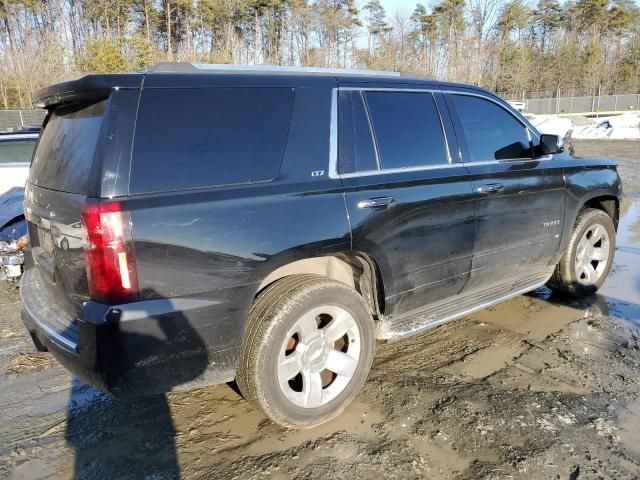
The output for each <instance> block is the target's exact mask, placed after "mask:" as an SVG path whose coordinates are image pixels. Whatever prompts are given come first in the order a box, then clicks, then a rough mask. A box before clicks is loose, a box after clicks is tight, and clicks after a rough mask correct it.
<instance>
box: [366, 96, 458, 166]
mask: <svg viewBox="0 0 640 480" xmlns="http://www.w3.org/2000/svg"><path fill="white" fill-rule="evenodd" d="M365 98H366V101H367V105H368V107H369V114H370V115H371V122H372V123H373V130H374V132H375V136H376V140H377V143H378V153H379V155H380V164H381V167H382V168H383V169H390V168H404V167H419V166H423V165H438V164H444V163H448V161H449V159H448V157H447V151H446V148H445V140H444V134H443V132H442V124H441V122H440V115H439V113H438V109H437V107H436V103H435V100H434V98H433V95H432V94H431V93H406V92H366V94H365Z"/></svg>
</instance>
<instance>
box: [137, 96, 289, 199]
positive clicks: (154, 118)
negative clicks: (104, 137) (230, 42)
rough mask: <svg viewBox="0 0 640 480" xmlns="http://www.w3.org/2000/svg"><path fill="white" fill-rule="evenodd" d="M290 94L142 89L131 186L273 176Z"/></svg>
mask: <svg viewBox="0 0 640 480" xmlns="http://www.w3.org/2000/svg"><path fill="white" fill-rule="evenodd" d="M293 96H294V93H293V90H292V89H290V88H207V89H158V90H155V89H147V90H144V91H143V93H142V102H141V107H140V113H139V115H138V121H137V125H136V134H135V140H134V150H133V165H132V169H131V187H130V190H131V192H132V193H144V192H156V191H163V190H177V189H185V188H197V187H207V186H219V185H231V184H239V183H251V182H259V181H265V180H270V179H273V178H274V177H275V176H276V175H277V174H278V171H279V169H280V163H281V162H282V157H283V154H284V148H285V143H286V139H287V133H288V130H289V123H290V120H291V107H292V104H293Z"/></svg>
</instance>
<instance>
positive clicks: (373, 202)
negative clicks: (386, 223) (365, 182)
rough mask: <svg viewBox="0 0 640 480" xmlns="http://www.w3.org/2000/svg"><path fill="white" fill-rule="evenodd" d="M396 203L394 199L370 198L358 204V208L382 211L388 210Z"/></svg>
mask: <svg viewBox="0 0 640 480" xmlns="http://www.w3.org/2000/svg"><path fill="white" fill-rule="evenodd" d="M394 201H395V199H394V198H393V197H377V198H368V199H366V200H360V201H359V202H358V208H374V209H382V208H387V207H388V206H389V205H391V204H392V203H393V202H394Z"/></svg>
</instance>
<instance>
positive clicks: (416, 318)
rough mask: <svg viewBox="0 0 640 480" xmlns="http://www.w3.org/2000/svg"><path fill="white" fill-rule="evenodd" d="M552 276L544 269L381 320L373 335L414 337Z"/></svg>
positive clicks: (514, 294) (532, 288)
mask: <svg viewBox="0 0 640 480" xmlns="http://www.w3.org/2000/svg"><path fill="white" fill-rule="evenodd" d="M552 273H553V270H547V271H543V272H540V273H537V274H534V275H528V276H526V277H523V278H518V279H515V280H511V281H509V282H505V283H502V284H499V285H494V286H492V287H490V288H487V289H484V290H475V291H473V292H468V293H464V294H462V295H456V296H455V297H452V298H448V299H446V300H444V301H440V302H437V303H434V304H431V305H429V306H427V307H426V308H424V309H421V310H420V311H417V312H416V311H414V312H411V313H408V314H404V315H402V316H399V317H395V318H387V319H384V320H382V321H381V322H380V326H379V328H378V333H377V335H376V336H377V338H378V339H380V340H391V339H394V338H400V337H407V336H410V335H415V334H417V333H420V332H423V331H425V330H427V329H429V328H433V327H435V326H437V325H440V324H442V323H445V322H448V321H450V320H455V319H456V318H460V317H464V316H465V315H468V314H470V313H473V312H476V311H478V310H482V309H483V308H487V307H490V306H491V305H495V304H496V303H500V302H503V301H505V300H508V299H510V298H513V297H517V296H518V295H522V294H523V293H526V292H530V291H531V290H535V289H536V288H538V287H541V286H542V285H544V284H545V283H547V280H549V278H550V277H551V274H552Z"/></svg>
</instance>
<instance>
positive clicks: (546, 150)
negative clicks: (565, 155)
mask: <svg viewBox="0 0 640 480" xmlns="http://www.w3.org/2000/svg"><path fill="white" fill-rule="evenodd" d="M562 152H564V139H563V138H562V137H560V136H559V135H550V134H547V133H543V134H542V135H540V153H542V154H543V155H549V154H554V153H562Z"/></svg>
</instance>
